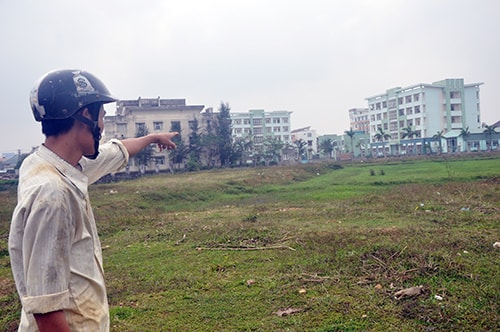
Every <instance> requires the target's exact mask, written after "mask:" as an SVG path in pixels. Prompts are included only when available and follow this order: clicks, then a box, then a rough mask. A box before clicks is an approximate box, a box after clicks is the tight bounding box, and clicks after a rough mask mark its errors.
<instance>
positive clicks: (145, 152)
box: [134, 125, 153, 167]
mask: <svg viewBox="0 0 500 332" xmlns="http://www.w3.org/2000/svg"><path fill="white" fill-rule="evenodd" d="M148 134H149V130H148V128H147V127H146V126H145V125H140V126H138V127H137V131H136V132H135V137H142V136H146V135H148ZM134 158H135V161H136V162H137V164H138V165H139V167H141V166H142V167H146V166H148V164H149V162H150V161H151V160H152V159H153V147H152V146H151V145H148V146H146V147H145V148H144V149H142V150H141V151H140V152H139V153H137V154H136V155H135V157H134Z"/></svg>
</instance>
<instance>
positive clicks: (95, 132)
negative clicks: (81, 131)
mask: <svg viewBox="0 0 500 332" xmlns="http://www.w3.org/2000/svg"><path fill="white" fill-rule="evenodd" d="M73 118H74V119H75V120H78V121H80V122H83V123H85V124H86V125H87V126H88V127H89V128H90V131H91V132H92V136H93V137H94V154H92V155H84V157H85V158H88V159H95V158H97V156H98V155H99V141H100V140H101V129H100V128H99V122H98V121H92V120H90V119H88V118H86V117H84V116H82V115H80V114H74V115H73Z"/></svg>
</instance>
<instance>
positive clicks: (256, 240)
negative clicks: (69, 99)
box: [0, 158, 500, 332]
mask: <svg viewBox="0 0 500 332" xmlns="http://www.w3.org/2000/svg"><path fill="white" fill-rule="evenodd" d="M499 183H500V159H499V158H484V159H469V160H445V159H434V160H425V161H416V160H413V161H411V160H399V161H393V162H390V161H381V162H380V161H379V162H377V163H359V162H358V163H352V164H342V165H338V164H333V163H318V164H306V165H297V166H289V167H270V168H246V169H231V170H229V169H228V170H214V171H206V172H196V173H182V174H174V175H170V174H169V175H157V176H151V177H143V178H140V179H137V180H131V181H124V182H116V183H109V184H97V185H93V186H92V187H91V199H92V204H93V207H94V212H95V214H96V218H97V220H98V228H99V233H100V236H101V242H102V246H103V248H104V249H103V254H104V260H105V271H106V280H107V287H108V297H109V301H110V311H111V330H112V331H318V332H319V331H321V332H326V331H493V330H497V329H498V327H499V326H500V319H499V312H500V305H499V304H500V290H499V289H500V287H499V286H500V273H499V272H500V271H499V263H500V249H499V248H494V247H493V244H494V243H495V242H497V241H500V186H499ZM1 188H2V189H3V190H2V191H0V202H1V208H0V287H1V288H0V289H1V292H0V329H1V330H5V331H13V330H15V328H16V326H17V322H18V319H19V311H20V307H19V301H18V298H17V294H16V293H15V287H14V284H13V281H12V277H11V274H10V268H9V258H8V252H7V236H8V227H9V221H10V215H11V213H12V210H13V208H14V206H15V199H16V198H15V186H13V185H10V186H9V185H4V186H2V187H1ZM416 286H422V287H421V288H419V289H418V292H419V294H417V295H413V296H402V297H401V298H399V299H396V297H397V296H396V294H399V293H397V292H399V291H402V290H405V289H407V288H410V287H416Z"/></svg>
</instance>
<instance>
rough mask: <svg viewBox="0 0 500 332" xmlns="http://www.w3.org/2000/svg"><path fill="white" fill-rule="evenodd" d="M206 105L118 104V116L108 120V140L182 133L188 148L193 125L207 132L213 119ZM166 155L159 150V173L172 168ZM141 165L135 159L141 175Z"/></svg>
mask: <svg viewBox="0 0 500 332" xmlns="http://www.w3.org/2000/svg"><path fill="white" fill-rule="evenodd" d="M204 108H205V106H204V105H186V100H185V99H161V98H160V97H158V98H141V97H139V98H138V99H136V100H120V101H118V102H117V103H116V115H114V116H106V117H105V118H104V128H105V131H104V135H105V139H111V138H119V139H123V138H128V137H136V136H137V133H138V132H144V131H145V130H147V132H149V133H153V132H164V131H178V132H179V133H180V138H181V139H182V140H183V141H184V142H185V143H186V144H188V139H189V134H190V132H191V131H192V130H191V128H192V124H193V122H195V121H197V122H198V128H199V130H200V132H201V131H203V130H205V128H206V126H207V121H210V119H211V117H210V116H205V115H206V114H208V113H209V112H208V111H209V110H207V112H203V110H204ZM166 157H167V155H166V152H165V151H159V150H155V152H154V158H155V167H157V168H158V169H159V170H164V169H167V168H168V162H167V158H166ZM137 168H138V165H136V163H135V160H134V159H132V160H131V161H130V163H129V169H130V170H131V171H137Z"/></svg>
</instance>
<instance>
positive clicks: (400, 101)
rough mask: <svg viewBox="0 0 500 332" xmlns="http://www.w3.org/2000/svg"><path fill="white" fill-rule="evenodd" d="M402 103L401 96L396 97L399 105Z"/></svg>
mask: <svg viewBox="0 0 500 332" xmlns="http://www.w3.org/2000/svg"><path fill="white" fill-rule="evenodd" d="M402 103H403V97H399V98H398V104H399V105H401V104H402Z"/></svg>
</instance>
